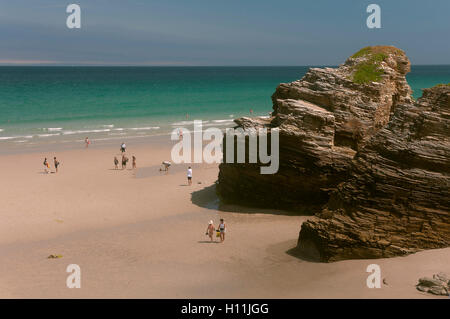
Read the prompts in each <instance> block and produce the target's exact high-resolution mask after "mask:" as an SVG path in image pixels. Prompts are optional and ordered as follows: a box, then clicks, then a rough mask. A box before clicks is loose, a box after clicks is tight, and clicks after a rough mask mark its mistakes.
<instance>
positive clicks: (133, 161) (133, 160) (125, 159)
mask: <svg viewBox="0 0 450 319" xmlns="http://www.w3.org/2000/svg"><path fill="white" fill-rule="evenodd" d="M128 161H129V158H128V157H126V156H125V155H122V169H126V168H127V163H128ZM131 164H132V165H133V169H136V167H137V166H136V156H134V155H133V156H131ZM114 167H115V169H119V160H118V159H117V156H114Z"/></svg>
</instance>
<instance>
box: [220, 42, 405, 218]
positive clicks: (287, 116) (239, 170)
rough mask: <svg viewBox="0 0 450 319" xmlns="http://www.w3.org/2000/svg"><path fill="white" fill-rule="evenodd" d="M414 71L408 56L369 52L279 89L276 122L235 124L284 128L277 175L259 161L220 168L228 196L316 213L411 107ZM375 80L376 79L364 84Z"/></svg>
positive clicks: (393, 50)
mask: <svg viewBox="0 0 450 319" xmlns="http://www.w3.org/2000/svg"><path fill="white" fill-rule="evenodd" d="M367 66H368V67H367ZM371 67H372V68H371ZM409 70H410V63H409V60H408V58H407V57H406V55H405V54H404V52H403V51H401V50H399V49H396V48H393V47H369V48H365V49H363V50H361V51H360V52H358V53H357V54H355V55H354V56H353V57H351V58H349V59H348V60H347V61H346V62H345V63H344V64H343V65H341V66H340V67H339V68H336V69H332V68H325V69H319V68H313V69H310V70H309V71H308V73H307V74H306V75H305V76H304V77H303V78H302V79H301V80H299V81H295V82H292V83H288V84H280V85H279V86H278V88H277V89H276V92H275V93H274V94H273V96H272V100H273V110H274V111H273V113H272V117H271V118H269V119H261V118H259V119H258V118H256V119H252V118H242V119H238V120H236V123H237V124H238V127H242V128H243V129H244V130H248V129H249V128H259V127H267V128H269V129H271V128H279V134H280V167H279V170H278V173H277V174H274V175H261V174H260V171H259V165H256V164H227V163H224V164H221V165H220V173H219V183H218V187H217V190H218V193H219V195H220V196H221V198H222V199H223V200H224V201H228V202H238V203H243V204H250V205H254V206H262V207H275V208H287V209H293V210H296V211H299V212H303V213H304V212H308V211H309V212H311V213H312V212H314V211H316V210H317V209H318V208H319V207H321V206H322V205H324V204H326V203H327V202H328V200H329V194H330V192H331V191H332V190H334V189H335V188H336V187H337V185H338V184H339V183H341V182H343V181H345V180H347V179H348V178H349V176H350V175H349V173H350V171H349V168H350V165H351V162H352V159H353V157H354V155H355V153H356V151H358V150H359V149H361V147H363V146H364V144H365V143H366V142H367V141H368V140H369V138H370V137H371V136H372V135H373V134H375V133H376V132H377V131H378V130H379V129H380V128H382V127H383V126H384V125H386V123H388V121H389V119H390V116H391V113H392V112H393V111H394V109H395V108H396V107H397V105H399V104H400V103H410V102H411V89H410V87H409V86H408V84H407V82H406V79H405V75H406V73H407V72H409ZM378 74H380V75H378ZM357 75H358V77H357ZM372 76H373V77H374V78H376V81H366V82H364V81H365V79H366V77H367V78H369V79H370V78H371V77H372ZM377 77H378V78H377ZM361 79H362V80H361ZM224 156H225V155H224ZM224 158H225V157H224Z"/></svg>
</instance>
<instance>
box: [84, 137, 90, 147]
mask: <svg viewBox="0 0 450 319" xmlns="http://www.w3.org/2000/svg"><path fill="white" fill-rule="evenodd" d="M84 144H86V148H88V147H89V144H91V141H89V137H87V136H86V138H85V139H84Z"/></svg>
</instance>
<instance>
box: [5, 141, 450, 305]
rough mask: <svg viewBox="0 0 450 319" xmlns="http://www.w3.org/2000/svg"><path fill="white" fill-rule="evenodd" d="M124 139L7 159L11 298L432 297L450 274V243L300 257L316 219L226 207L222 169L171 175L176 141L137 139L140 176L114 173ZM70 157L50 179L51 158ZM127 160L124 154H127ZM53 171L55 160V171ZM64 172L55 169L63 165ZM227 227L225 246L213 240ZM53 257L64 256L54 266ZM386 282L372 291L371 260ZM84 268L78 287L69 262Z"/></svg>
mask: <svg viewBox="0 0 450 319" xmlns="http://www.w3.org/2000/svg"><path fill="white" fill-rule="evenodd" d="M119 145H120V144H119V143H117V145H115V144H114V145H112V144H107V145H103V146H101V147H100V146H97V145H95V143H94V144H93V145H91V147H90V148H89V149H85V148H84V146H83V145H82V144H81V145H76V146H75V148H74V149H69V148H64V149H54V150H52V148H45V153H44V152H39V151H38V152H29V153H16V154H12V155H6V154H3V155H1V156H0V163H1V165H0V170H1V173H0V175H1V179H0V193H1V206H0V259H1V263H0V298H433V296H430V295H427V294H424V293H421V292H419V291H417V290H416V289H415V284H416V283H417V280H418V278H419V277H423V276H431V275H432V274H434V273H437V272H440V271H442V272H447V273H449V272H450V266H449V265H450V248H447V249H438V250H429V251H423V252H420V253H417V254H414V255H410V256H407V257H398V258H392V259H378V260H350V261H342V262H336V263H329V264H326V263H315V262H309V261H306V260H302V259H299V258H297V257H294V256H293V255H291V254H290V250H291V249H293V248H294V247H295V246H296V242H297V238H298V233H299V230H300V225H301V223H302V222H303V221H305V220H306V219H308V218H313V217H311V216H294V215H292V214H291V213H289V212H284V211H274V210H266V211H264V210H258V209H254V208H245V207H236V206H234V207H231V206H223V205H219V201H218V199H217V197H216V194H215V189H214V188H215V181H216V179H217V174H218V165H217V164H195V165H193V171H194V174H193V175H194V177H193V185H192V186H190V187H189V186H187V180H186V169H187V166H188V165H187V164H180V165H174V166H172V167H171V170H170V171H169V173H168V174H164V173H160V172H159V167H160V163H161V162H162V161H163V160H170V150H171V142H170V140H169V137H159V138H153V139H148V140H146V141H145V142H143V141H142V142H140V143H135V144H133V143H128V142H127V145H128V150H127V156H128V157H129V158H130V159H131V156H132V155H135V156H136V157H137V165H138V169H137V170H136V171H133V170H131V169H130V168H131V161H130V162H129V165H128V169H126V170H114V165H113V158H114V156H118V158H119V153H120V152H119ZM53 156H56V157H57V158H58V160H59V161H60V162H61V166H60V170H59V172H58V173H57V174H54V173H52V174H44V173H43V165H42V162H43V159H44V157H47V158H48V159H49V161H50V163H51V164H53ZM119 159H120V158H119ZM52 166H53V165H52ZM52 169H53V167H52ZM219 218H224V219H225V222H226V223H227V227H228V228H227V234H226V240H225V242H224V243H210V242H209V237H207V236H205V230H206V226H207V223H208V221H209V220H211V219H212V220H213V221H214V223H215V224H216V225H218V222H219ZM51 254H57V255H61V256H62V258H57V259H48V258H47V257H48V256H49V255H51ZM372 263H375V264H378V265H380V267H381V271H382V278H385V283H386V284H383V285H382V287H381V288H380V289H369V288H367V286H366V279H367V276H368V275H369V274H368V273H367V272H366V267H367V266H368V265H369V264H372ZM69 264H77V265H79V266H80V268H81V285H82V286H81V289H69V288H67V286H66V278H67V276H68V275H69V274H68V273H67V272H66V267H67V266H68V265H69Z"/></svg>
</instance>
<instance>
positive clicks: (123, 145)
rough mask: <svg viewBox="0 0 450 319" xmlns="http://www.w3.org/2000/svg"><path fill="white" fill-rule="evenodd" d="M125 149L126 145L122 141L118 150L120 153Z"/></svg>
mask: <svg viewBox="0 0 450 319" xmlns="http://www.w3.org/2000/svg"><path fill="white" fill-rule="evenodd" d="M126 150H127V146H126V145H125V143H122V145H120V151H121V152H122V153H125V151H126Z"/></svg>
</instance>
